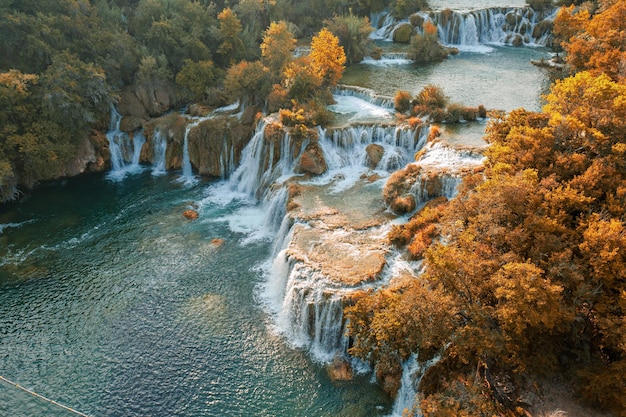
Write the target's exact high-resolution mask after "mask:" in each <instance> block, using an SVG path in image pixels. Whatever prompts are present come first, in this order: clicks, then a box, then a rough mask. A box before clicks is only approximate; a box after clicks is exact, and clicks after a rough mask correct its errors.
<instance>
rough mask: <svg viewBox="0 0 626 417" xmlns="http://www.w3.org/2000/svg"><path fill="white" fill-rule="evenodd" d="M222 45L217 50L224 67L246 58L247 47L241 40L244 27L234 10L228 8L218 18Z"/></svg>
mask: <svg viewBox="0 0 626 417" xmlns="http://www.w3.org/2000/svg"><path fill="white" fill-rule="evenodd" d="M217 19H218V20H219V23H220V27H219V34H220V39H221V43H220V46H219V48H217V54H218V56H219V57H220V60H221V62H222V65H225V66H226V65H230V64H233V63H236V62H237V61H239V60H240V59H241V58H243V56H244V52H245V46H244V43H243V41H242V40H241V33H242V26H241V22H240V21H239V19H238V18H237V15H236V14H235V12H233V10H232V9H230V8H226V9H224V10H222V11H221V12H220V14H219V15H218V16H217Z"/></svg>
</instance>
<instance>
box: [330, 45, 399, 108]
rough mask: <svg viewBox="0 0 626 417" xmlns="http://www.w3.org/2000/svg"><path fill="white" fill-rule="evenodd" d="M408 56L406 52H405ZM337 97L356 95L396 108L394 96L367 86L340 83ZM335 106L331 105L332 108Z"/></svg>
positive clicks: (378, 104) (371, 101)
mask: <svg viewBox="0 0 626 417" xmlns="http://www.w3.org/2000/svg"><path fill="white" fill-rule="evenodd" d="M404 56H405V57H406V54H404ZM333 96H335V97H356V98H359V99H361V100H363V101H365V102H367V103H370V104H373V105H375V106H378V107H382V108H384V109H387V110H394V101H393V97H387V96H383V95H380V94H377V93H376V92H374V90H370V89H369V88H365V87H357V86H353V85H339V86H337V87H336V88H335V90H334V91H333ZM332 108H333V106H331V109H332Z"/></svg>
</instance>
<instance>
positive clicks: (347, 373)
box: [326, 355, 352, 381]
mask: <svg viewBox="0 0 626 417" xmlns="http://www.w3.org/2000/svg"><path fill="white" fill-rule="evenodd" d="M326 369H327V370H328V376H329V377H330V379H332V380H333V381H351V380H352V366H351V365H350V363H349V362H348V361H347V360H346V359H345V358H343V357H341V356H339V355H337V356H335V359H333V361H332V362H331V363H330V364H329V365H328V366H327V368H326Z"/></svg>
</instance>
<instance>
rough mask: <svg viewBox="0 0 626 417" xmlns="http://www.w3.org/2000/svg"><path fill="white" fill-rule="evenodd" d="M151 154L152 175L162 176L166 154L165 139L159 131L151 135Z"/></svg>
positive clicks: (164, 169) (164, 170)
mask: <svg viewBox="0 0 626 417" xmlns="http://www.w3.org/2000/svg"><path fill="white" fill-rule="evenodd" d="M152 152H153V155H152V157H153V162H152V175H153V176H158V175H164V174H165V172H166V168H165V156H166V152H167V138H166V137H165V135H164V134H163V133H162V132H161V131H160V130H159V129H157V130H155V131H154V133H153V135H152Z"/></svg>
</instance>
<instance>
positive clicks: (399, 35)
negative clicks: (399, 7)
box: [393, 23, 414, 43]
mask: <svg viewBox="0 0 626 417" xmlns="http://www.w3.org/2000/svg"><path fill="white" fill-rule="evenodd" d="M413 33H414V29H413V26H412V25H411V24H410V23H403V24H401V25H399V26H398V27H397V28H396V30H394V31H393V41H394V42H396V43H409V42H410V41H411V35H413Z"/></svg>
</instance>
